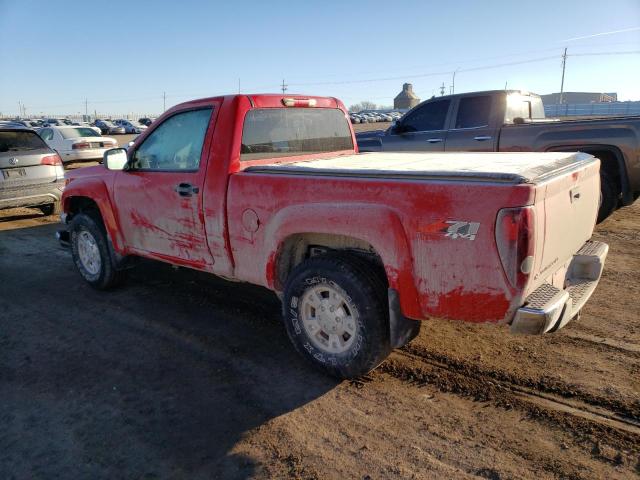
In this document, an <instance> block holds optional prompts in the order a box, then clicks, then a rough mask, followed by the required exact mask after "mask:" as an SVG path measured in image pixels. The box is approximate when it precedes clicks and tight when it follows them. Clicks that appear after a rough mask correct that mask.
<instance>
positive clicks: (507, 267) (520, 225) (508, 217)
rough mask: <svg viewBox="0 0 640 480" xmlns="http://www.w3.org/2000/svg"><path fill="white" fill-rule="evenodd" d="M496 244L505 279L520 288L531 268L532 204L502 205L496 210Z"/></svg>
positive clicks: (525, 281) (533, 243)
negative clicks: (519, 205)
mask: <svg viewBox="0 0 640 480" xmlns="http://www.w3.org/2000/svg"><path fill="white" fill-rule="evenodd" d="M496 245H497V246H498V253H499V254H500V261H501V262H502V268H503V269H504V273H505V275H506V276H507V279H508V280H509V283H510V284H511V285H512V286H514V287H516V288H523V287H524V286H525V284H526V283H527V280H529V274H530V273H531V271H532V269H533V255H534V253H535V215H534V210H533V207H518V208H503V209H502V210H500V211H499V212H498V218H497V220H496Z"/></svg>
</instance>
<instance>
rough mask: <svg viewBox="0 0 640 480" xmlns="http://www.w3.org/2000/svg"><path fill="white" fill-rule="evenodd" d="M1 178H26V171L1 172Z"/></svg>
mask: <svg viewBox="0 0 640 480" xmlns="http://www.w3.org/2000/svg"><path fill="white" fill-rule="evenodd" d="M2 176H3V177H4V178H5V179H9V178H20V177H26V176H27V171H26V170H25V169H24V168H11V169H6V170H2Z"/></svg>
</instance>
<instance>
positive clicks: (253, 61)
mask: <svg viewBox="0 0 640 480" xmlns="http://www.w3.org/2000/svg"><path fill="white" fill-rule="evenodd" d="M638 27H640V0H609V1H607V2H602V1H601V0H562V1H559V0H554V1H546V0H542V1H530V2H527V1H517V2H516V1H512V0H510V1H498V0H496V1H471V0H468V1H463V0H460V1H455V0H453V1H449V2H435V1H431V2H428V1H407V0H405V1H396V2H390V1H389V0H383V1H358V2H354V1H348V0H341V1H332V0H324V1H297V2H284V1H277V0H270V1H254V2H251V1H242V0H235V1H227V2H213V1H192V0H180V1H163V0H156V1H147V2H141V1H138V2H136V1H133V0H130V1H118V0H108V1H99V0H92V1H87V0H83V1H76V0H66V1H55V0H42V1H35V0H33V1H30V0H0V66H1V67H0V68H1V72H2V73H1V74H0V112H1V113H3V114H5V115H6V114H15V113H17V112H18V102H19V101H20V102H23V103H24V104H25V105H26V107H27V114H28V115H32V116H34V115H37V114H39V113H40V112H44V113H49V114H66V113H69V114H73V113H77V112H82V113H84V101H85V98H86V99H88V106H89V111H93V110H94V109H95V110H97V111H98V112H102V113H112V114H124V113H129V112H132V113H159V112H161V111H162V102H163V100H162V95H163V92H166V95H167V107H169V106H170V105H173V104H175V103H179V102H181V101H185V100H187V99H190V98H196V97H203V96H209V95H218V94H225V93H234V92H237V90H238V78H240V79H241V88H242V91H243V92H275V91H278V89H279V83H280V82H281V81H282V79H283V78H284V79H285V81H286V82H287V83H288V84H290V87H289V88H290V90H289V91H290V92H292V93H309V94H318V95H332V96H337V97H339V98H341V99H342V100H343V101H344V102H345V104H346V105H347V106H349V105H350V104H353V103H356V102H358V101H360V100H371V101H373V102H375V103H378V104H386V105H389V104H391V103H392V99H393V97H394V96H395V95H396V94H397V93H398V92H399V91H400V89H401V86H402V83H403V81H407V82H411V83H413V85H414V91H415V92H416V93H417V94H418V95H419V96H420V97H421V98H423V99H426V98H428V97H430V96H431V95H433V94H435V93H436V92H437V91H438V87H439V86H440V85H441V84H442V83H443V82H444V83H445V85H446V87H447V91H448V89H449V85H451V83H452V72H453V71H454V70H456V69H460V70H461V71H460V72H459V73H458V74H457V75H456V91H457V92H462V91H472V90H483V89H496V88H503V87H504V85H505V82H508V87H509V88H526V89H528V90H531V91H533V92H537V93H541V94H544V93H551V92H556V91H559V88H560V73H561V60H560V55H561V53H562V50H563V48H564V47H568V48H569V54H570V55H571V54H579V53H596V52H611V51H632V50H633V51H639V50H640V30H638ZM633 28H635V30H629V31H627V32H621V33H616V34H608V35H597V36H591V37H590V38H583V39H577V40H572V39H574V38H576V37H583V36H590V35H595V34H599V33H605V32H611V31H617V30H624V29H633ZM551 56H554V58H548V59H544V60H540V61H538V62H533V63H523V64H511V65H504V66H501V67H498V68H491V69H482V70H473V71H465V70H469V69H473V68H475V67H484V66H491V65H501V64H507V63H514V62H522V61H527V60H531V59H540V58H545V57H551ZM439 72H442V73H439ZM431 74H433V75H431ZM389 77H399V78H392V79H389V80H384V79H386V78H389ZM363 80H366V81H363ZM339 82H343V83H339ZM345 82H348V83H345ZM565 91H606V92H618V94H619V97H620V98H621V99H623V100H627V99H631V100H640V55H638V54H635V55H600V56H574V57H569V58H568V60H567V74H566V79H565Z"/></svg>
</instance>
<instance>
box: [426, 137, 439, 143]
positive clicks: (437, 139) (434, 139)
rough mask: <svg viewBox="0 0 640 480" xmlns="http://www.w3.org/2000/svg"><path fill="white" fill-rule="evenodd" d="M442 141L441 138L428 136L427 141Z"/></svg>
mask: <svg viewBox="0 0 640 480" xmlns="http://www.w3.org/2000/svg"><path fill="white" fill-rule="evenodd" d="M441 141H442V139H441V138H428V139H427V143H440V142H441Z"/></svg>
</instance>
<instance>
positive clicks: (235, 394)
mask: <svg viewBox="0 0 640 480" xmlns="http://www.w3.org/2000/svg"><path fill="white" fill-rule="evenodd" d="M56 221H57V219H56V218H54V217H43V216H42V215H40V214H39V213H37V212H36V211H33V210H27V209H22V210H8V211H2V212H0V478H2V479H5V478H8V479H13V478H15V479H31V478H42V479H50V478H82V479H86V478H91V479H101V478H104V479H113V478H145V479H157V478H185V479H187V478H188V479H210V478H292V479H293V478H301V479H325V478H336V479H345V478H358V479H365V478H366V479H384V478H416V479H422V478H452V479H458V478H460V479H463V478H489V479H508V478H534V477H535V478H536V479H546V478H593V479H601V478H606V479H610V478H638V477H639V476H640V202H638V203H636V205H635V206H633V207H631V208H625V209H622V210H620V211H618V212H616V213H615V214H614V215H613V216H612V217H611V218H609V219H608V220H607V221H605V222H604V223H603V224H601V225H599V226H598V227H597V230H596V233H595V238H596V239H598V240H602V241H605V242H608V243H609V245H610V247H611V250H610V254H609V258H608V260H607V265H606V269H605V273H604V276H603V278H602V281H601V283H600V286H599V288H598V289H597V291H596V292H595V294H594V297H593V298H592V299H591V301H590V302H589V303H588V304H587V307H586V308H585V309H584V312H583V315H582V317H581V318H580V319H579V320H577V321H574V322H572V323H570V324H569V325H568V326H567V327H566V328H565V329H563V330H561V331H560V332H557V333H555V334H552V335H547V336H544V337H524V336H510V335H509V334H508V333H507V331H506V330H505V329H504V328H499V327H483V326H477V325H463V324H458V323H453V322H445V321H437V320H431V321H427V322H425V323H424V324H423V327H422V331H421V333H420V335H419V337H418V338H417V339H416V340H414V341H413V342H412V343H411V344H410V345H409V346H407V347H405V348H403V349H401V350H399V351H396V352H395V353H393V354H392V355H391V357H390V358H389V359H388V360H387V361H386V362H385V363H383V364H382V365H381V366H380V367H379V368H378V369H377V370H375V371H374V372H373V373H371V374H370V375H369V376H367V377H366V378H362V379H360V380H358V381H352V382H336V381H334V380H332V379H330V378H327V377H325V376H323V375H322V374H319V373H317V372H316V371H315V370H313V369H312V368H310V367H308V366H307V365H306V364H305V363H304V362H303V361H301V359H300V358H299V357H298V356H297V355H296V354H295V352H294V351H293V349H292V348H291V347H290V345H289V342H288V340H287V337H286V333H285V331H284V328H283V326H282V325H281V323H280V321H279V304H278V301H277V299H276V298H275V297H274V296H273V295H272V294H271V293H270V292H268V291H265V290H263V289H260V288H256V287H252V286H248V285H240V284H233V283H228V282H225V281H222V280H218V279H216V278H214V277H212V276H208V275H204V274H201V273H198V272H193V271H189V270H185V269H177V270H176V269H173V268H172V267H169V266H166V265H163V264H159V263H153V262H145V263H144V264H143V265H141V266H140V267H139V268H137V269H136V270H133V271H131V275H130V277H129V279H128V281H127V283H126V284H125V285H124V286H123V287H122V288H119V289H118V290H116V291H113V292H108V293H105V292H97V291H94V290H92V289H91V288H90V287H88V286H87V285H85V284H84V282H83V281H81V279H80V277H79V276H78V274H77V273H76V272H75V270H74V267H73V265H72V263H71V259H70V255H69V253H68V252H67V251H66V250H64V249H62V248H61V247H59V246H58V245H57V243H56V242H55V240H54V238H53V234H54V232H55V230H56V228H58V225H57V224H56Z"/></svg>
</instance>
